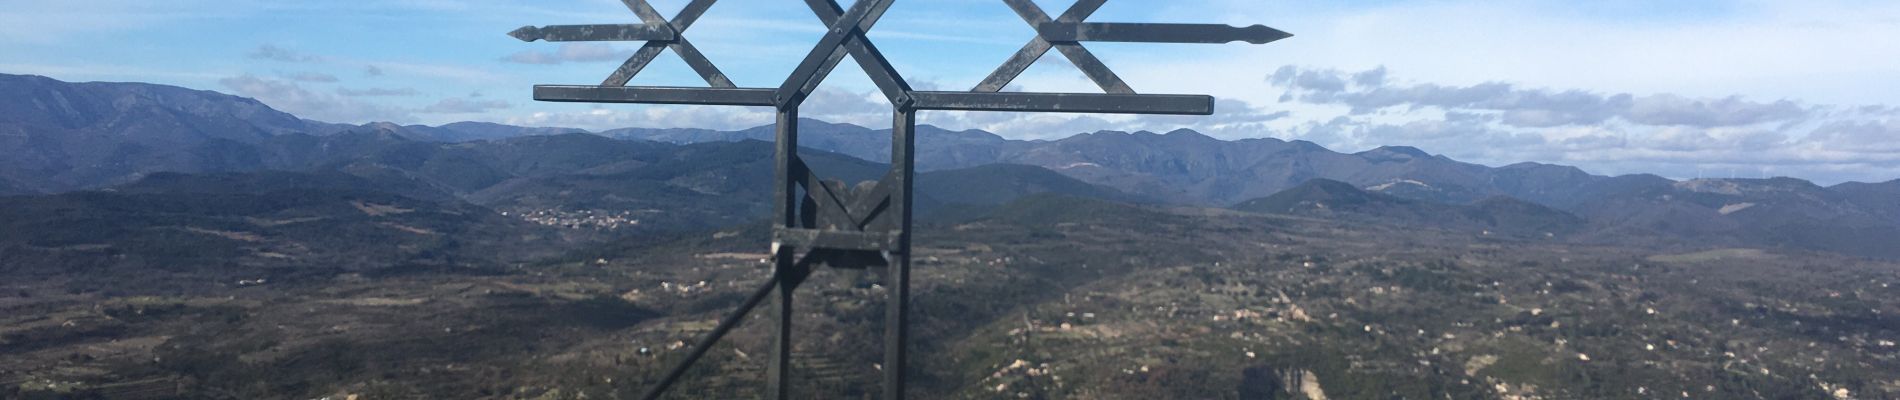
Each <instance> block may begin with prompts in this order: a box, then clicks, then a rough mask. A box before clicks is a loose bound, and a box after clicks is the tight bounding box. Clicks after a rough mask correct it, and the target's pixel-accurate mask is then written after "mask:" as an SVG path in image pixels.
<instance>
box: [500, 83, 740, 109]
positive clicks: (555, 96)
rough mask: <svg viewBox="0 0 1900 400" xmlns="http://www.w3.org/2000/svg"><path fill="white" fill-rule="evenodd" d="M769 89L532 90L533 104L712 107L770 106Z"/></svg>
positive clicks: (619, 88)
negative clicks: (688, 105)
mask: <svg viewBox="0 0 1900 400" xmlns="http://www.w3.org/2000/svg"><path fill="white" fill-rule="evenodd" d="M774 93H775V92H774V91H773V90H772V89H707V88H690V87H610V86H557V85H543V86H535V87H534V99H535V100H536V101H554V102H569V103H632V104H694V105H714V106H760V107H769V106H773V105H775V104H776V103H774V102H773V94H774Z"/></svg>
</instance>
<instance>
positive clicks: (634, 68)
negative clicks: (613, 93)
mask: <svg viewBox="0 0 1900 400" xmlns="http://www.w3.org/2000/svg"><path fill="white" fill-rule="evenodd" d="M714 1H717V0H693V2H692V3H689V4H687V5H686V7H685V8H684V9H681V10H680V12H679V14H677V15H675V16H673V20H671V21H668V20H666V18H665V17H662V16H660V13H659V12H658V11H655V10H654V9H653V5H651V4H648V3H647V0H621V3H625V4H626V5H627V9H629V10H632V11H633V13H634V15H638V16H640V21H641V22H643V24H640V25H552V26H544V27H539V28H537V27H533V26H524V27H521V29H516V30H515V31H514V32H511V33H509V34H508V35H509V36H514V37H515V38H516V39H521V40H522V41H526V42H532V41H536V40H546V41H549V42H605V41H639V40H645V41H647V43H646V45H644V46H640V50H638V51H635V52H634V53H633V56H632V57H629V58H627V62H626V63H623V64H621V65H620V68H619V69H616V70H614V73H613V75H609V76H608V77H607V80H605V81H602V82H601V84H600V85H601V86H607V87H620V86H626V85H627V82H628V81H631V80H633V76H634V75H638V74H639V73H640V71H641V70H643V69H646V67H647V64H650V63H652V62H653V60H654V59H655V58H658V57H659V56H660V50H662V49H667V48H671V49H673V52H674V53H676V54H679V56H680V59H682V60H686V65H687V66H690V67H692V68H693V72H697V73H699V76H700V78H703V79H705V80H706V84H707V85H711V86H712V87H714V88H735V87H737V86H735V85H733V84H732V80H730V79H727V78H726V74H725V73H723V72H719V67H716V66H713V63H712V61H710V60H707V59H706V55H705V54H703V53H700V52H699V48H698V47H694V46H693V43H692V42H690V41H687V40H686V37H685V36H682V35H683V34H684V33H685V32H686V29H687V28H691V27H692V26H693V23H694V22H698V21H699V17H700V16H701V15H705V14H706V9H708V8H712V5H713V2H714Z"/></svg>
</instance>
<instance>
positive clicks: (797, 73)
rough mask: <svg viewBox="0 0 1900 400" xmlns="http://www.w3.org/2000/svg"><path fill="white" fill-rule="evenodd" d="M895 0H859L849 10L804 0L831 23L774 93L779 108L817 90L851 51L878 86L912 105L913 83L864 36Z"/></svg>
mask: <svg viewBox="0 0 1900 400" xmlns="http://www.w3.org/2000/svg"><path fill="white" fill-rule="evenodd" d="M894 2H895V0H858V2H857V3H856V4H854V5H852V6H851V9H849V10H841V9H839V8H838V3H837V2H836V1H833V0H805V4H806V5H808V6H810V7H811V10H812V12H813V13H816V14H818V19H819V20H820V21H823V22H824V23H825V24H826V25H829V26H830V29H828V30H827V31H826V32H825V36H824V37H823V38H820V39H818V44H817V45H815V46H812V49H811V53H810V54H807V55H806V56H805V61H804V62H801V63H799V64H798V67H797V68H795V69H793V70H792V75H791V76H790V77H788V78H786V79H785V83H784V84H783V85H780V86H779V88H778V92H776V93H775V94H774V96H773V99H774V103H775V105H777V106H778V107H779V108H780V109H784V108H786V107H796V106H797V105H798V104H800V103H803V102H804V101H805V98H806V97H808V96H811V92H812V91H813V90H817V88H818V84H819V83H822V82H824V80H825V78H826V77H828V76H830V75H831V71H832V69H833V68H836V67H837V66H838V62H839V61H842V60H843V59H844V56H845V55H847V54H849V55H850V56H851V58H852V59H855V60H857V61H858V65H859V66H861V67H863V68H864V72H865V73H866V74H868V75H869V76H870V78H871V82H873V83H875V84H877V87H878V90H880V91H882V92H883V93H884V96H885V97H886V98H887V99H888V100H890V102H891V104H893V105H895V106H897V108H899V109H909V108H910V103H911V100H910V97H911V96H910V92H911V89H910V83H908V82H905V81H904V77H903V76H902V75H901V74H898V72H897V69H896V68H894V67H892V66H891V62H890V60H886V59H885V58H884V54H883V53H881V52H878V51H877V47H876V46H875V45H873V44H871V39H869V38H866V37H865V33H866V32H870V31H871V27H873V26H876V25H877V21H878V20H879V19H881V18H883V17H884V11H886V10H889V9H890V8H891V4H893V3H894Z"/></svg>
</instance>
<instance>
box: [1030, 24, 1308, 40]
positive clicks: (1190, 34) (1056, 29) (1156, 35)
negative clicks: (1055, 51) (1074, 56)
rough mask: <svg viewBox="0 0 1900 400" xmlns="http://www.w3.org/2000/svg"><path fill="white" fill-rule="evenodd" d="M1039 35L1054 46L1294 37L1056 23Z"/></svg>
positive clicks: (1263, 31) (1239, 30)
mask: <svg viewBox="0 0 1900 400" xmlns="http://www.w3.org/2000/svg"><path fill="white" fill-rule="evenodd" d="M1036 31H1037V33H1038V34H1040V35H1041V36H1042V39H1043V40H1048V41H1051V42H1143V43H1214V44H1219V43H1229V42H1247V43H1253V44H1267V43H1271V42H1274V41H1277V40H1280V39H1286V38H1290V37H1293V34H1290V33H1286V32H1284V31H1281V30H1279V29H1273V28H1270V27H1267V26H1266V25H1254V26H1248V27H1239V26H1229V25H1220V24H1136V23H1064V22H1053V23H1047V24H1042V25H1040V26H1038V27H1037V29H1036Z"/></svg>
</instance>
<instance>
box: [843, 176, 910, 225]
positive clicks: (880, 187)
mask: <svg viewBox="0 0 1900 400" xmlns="http://www.w3.org/2000/svg"><path fill="white" fill-rule="evenodd" d="M898 177H899V171H898V170H897V169H896V168H895V167H893V168H892V169H891V171H890V172H888V173H885V174H884V177H883V178H879V179H878V180H877V183H876V184H875V185H873V186H871V190H870V191H868V192H864V193H859V194H857V197H856V198H853V199H851V204H849V205H847V206H846V207H845V208H847V209H850V210H851V215H859V216H863V217H864V221H863V223H862V224H859V227H860V228H863V227H865V226H869V225H870V224H871V223H872V222H875V221H876V220H877V219H878V217H880V216H881V214H882V213H883V211H884V209H885V207H884V205H885V204H890V200H891V194H892V193H894V192H896V191H897V186H898V185H899V184H900V183H899V182H897V180H898Z"/></svg>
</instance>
